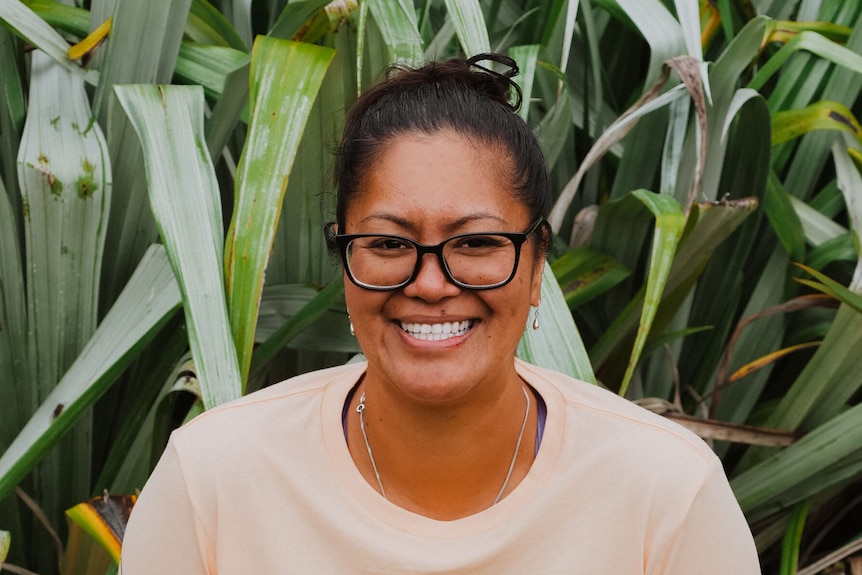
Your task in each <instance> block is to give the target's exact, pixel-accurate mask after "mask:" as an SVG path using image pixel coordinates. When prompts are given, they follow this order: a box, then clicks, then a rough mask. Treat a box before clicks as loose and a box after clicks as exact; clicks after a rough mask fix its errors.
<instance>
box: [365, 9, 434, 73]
mask: <svg viewBox="0 0 862 575" xmlns="http://www.w3.org/2000/svg"><path fill="white" fill-rule="evenodd" d="M368 5H369V9H370V10H371V15H372V16H373V17H374V22H375V23H376V24H377V26H378V27H379V29H380V33H381V34H382V35H383V41H384V44H385V46H386V48H387V50H388V53H389V61H390V62H393V63H399V64H405V65H407V66H416V65H419V64H421V63H422V61H423V60H424V54H423V51H422V36H421V35H420V34H419V29H418V25H417V23H416V14H415V13H414V11H413V4H412V2H410V3H408V2H406V0H371V1H370V2H368ZM360 53H361V51H360Z"/></svg>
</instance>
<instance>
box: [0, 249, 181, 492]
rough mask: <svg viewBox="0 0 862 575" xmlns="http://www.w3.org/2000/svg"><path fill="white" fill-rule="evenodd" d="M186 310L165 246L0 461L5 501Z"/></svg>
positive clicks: (151, 254) (144, 264)
mask: <svg viewBox="0 0 862 575" xmlns="http://www.w3.org/2000/svg"><path fill="white" fill-rule="evenodd" d="M179 305H180V293H179V290H178V289H177V283H176V280H175V279H174V276H173V274H172V273H171V269H170V266H169V265H168V260H167V257H165V252H164V249H163V248H162V247H161V246H153V247H151V248H150V250H149V251H147V253H146V255H145V256H144V259H143V260H141V263H140V265H139V266H138V268H137V270H136V271H135V273H134V274H133V276H132V278H131V280H129V283H128V285H127V286H126V289H125V290H123V293H122V294H120V297H119V298H118V299H117V302H116V303H115V304H114V306H113V307H112V308H111V309H110V311H109V312H108V314H107V315H106V316H105V319H104V320H102V323H101V324H100V325H99V327H98V329H97V330H96V333H94V334H93V337H92V338H90V341H88V342H87V345H86V346H85V347H84V349H83V350H82V351H81V353H80V354H79V355H78V357H77V359H76V360H75V362H74V363H73V364H72V366H71V367H70V368H69V370H68V371H67V372H66V374H65V375H64V376H63V378H62V379H61V380H60V382H59V383H58V384H57V386H56V387H55V388H54V390H53V391H52V392H51V393H50V394H49V395H48V397H47V398H45V401H44V402H43V403H42V404H41V405H40V406H39V409H38V410H37V411H36V413H34V414H33V417H31V418H30V421H28V422H27V424H26V425H25V426H24V428H23V429H22V430H21V432H20V433H19V434H18V437H17V438H15V441H14V442H13V443H12V444H11V445H10V446H9V448H8V449H7V450H6V451H5V453H3V455H2V456H0V499H3V498H4V497H5V496H6V495H8V494H9V493H10V492H11V491H12V489H13V488H14V487H15V486H16V485H17V484H18V483H19V482H20V481H21V479H22V478H23V477H24V476H25V475H26V474H27V473H28V472H29V471H30V470H31V469H32V468H33V467H34V466H35V465H36V463H38V462H39V460H40V459H42V457H43V456H44V455H45V453H47V452H48V450H49V449H50V448H51V447H52V446H53V445H54V444H55V443H56V442H57V441H58V440H59V439H60V437H62V435H63V434H64V433H65V432H66V431H67V430H68V429H69V428H70V427H71V426H72V425H73V424H74V423H75V421H76V420H77V419H78V417H79V416H80V415H81V414H82V413H84V412H85V410H87V409H88V408H89V407H90V406H91V405H93V403H94V402H95V401H96V399H98V398H99V396H101V395H102V393H104V392H105V390H107V389H108V387H110V385H111V384H112V383H113V382H114V381H115V380H116V378H117V377H118V376H119V375H120V374H121V373H122V372H123V371H124V370H125V369H126V368H127V367H128V366H129V365H130V364H131V362H132V361H133V360H134V359H135V357H136V356H137V354H138V353H140V350H141V349H142V348H143V347H144V346H145V345H146V344H147V342H148V341H149V340H150V339H152V338H153V337H154V336H155V334H156V333H158V331H159V329H161V327H162V326H163V325H164V324H165V322H166V321H167V320H168V319H170V317H171V315H172V313H173V312H174V311H175V310H176V309H177V308H178V307H179Z"/></svg>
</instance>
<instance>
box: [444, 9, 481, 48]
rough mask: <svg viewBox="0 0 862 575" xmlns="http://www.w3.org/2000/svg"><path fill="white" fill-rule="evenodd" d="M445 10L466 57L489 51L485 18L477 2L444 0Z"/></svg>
mask: <svg viewBox="0 0 862 575" xmlns="http://www.w3.org/2000/svg"><path fill="white" fill-rule="evenodd" d="M446 8H447V12H448V14H449V18H450V19H451V20H452V23H453V24H454V25H455V33H456V34H457V35H458V41H459V42H460V43H461V49H462V50H463V51H464V54H465V55H466V56H467V57H470V56H474V55H476V54H486V53H488V52H490V51H491V42H490V41H489V40H488V29H487V27H486V26H485V17H484V15H483V14H482V8H481V6H479V1H478V0H446Z"/></svg>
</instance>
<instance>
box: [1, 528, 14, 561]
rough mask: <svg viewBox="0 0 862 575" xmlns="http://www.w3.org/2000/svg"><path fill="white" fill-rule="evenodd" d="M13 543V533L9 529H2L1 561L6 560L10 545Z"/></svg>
mask: <svg viewBox="0 0 862 575" xmlns="http://www.w3.org/2000/svg"><path fill="white" fill-rule="evenodd" d="M11 544H12V535H11V534H10V533H9V532H8V531H0V563H3V562H4V561H6V556H7V555H9V546H10V545H11Z"/></svg>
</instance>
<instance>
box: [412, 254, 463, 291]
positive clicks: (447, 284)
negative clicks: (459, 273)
mask: <svg viewBox="0 0 862 575" xmlns="http://www.w3.org/2000/svg"><path fill="white" fill-rule="evenodd" d="M460 292H461V288H460V287H459V286H457V285H455V284H454V283H452V280H450V279H449V276H448V274H447V273H446V270H444V269H443V264H442V262H441V261H440V258H439V257H438V256H436V255H435V254H423V255H422V259H421V260H420V262H419V272H418V273H417V274H416V277H415V278H413V281H412V282H410V283H409V284H407V285H406V286H404V295H407V296H410V297H419V298H422V299H424V300H426V301H437V300H441V299H443V298H446V297H452V296H455V295H458V294H459V293H460Z"/></svg>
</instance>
